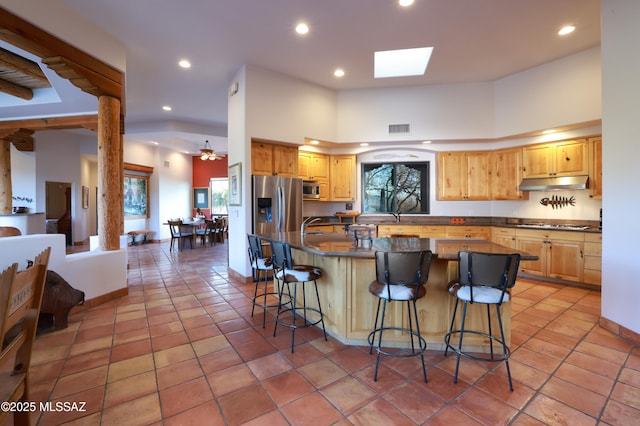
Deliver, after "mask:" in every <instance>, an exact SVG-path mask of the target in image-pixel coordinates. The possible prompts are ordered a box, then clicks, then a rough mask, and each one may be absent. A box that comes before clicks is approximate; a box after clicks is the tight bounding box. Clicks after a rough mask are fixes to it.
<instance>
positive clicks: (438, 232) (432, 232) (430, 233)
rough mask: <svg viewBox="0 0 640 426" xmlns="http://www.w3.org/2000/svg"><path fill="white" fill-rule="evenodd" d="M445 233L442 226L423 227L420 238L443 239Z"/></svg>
mask: <svg viewBox="0 0 640 426" xmlns="http://www.w3.org/2000/svg"><path fill="white" fill-rule="evenodd" d="M446 235H447V231H446V230H445V227H444V226H437V225H434V226H423V227H422V231H421V234H420V236H421V237H422V238H444V237H445V236H446Z"/></svg>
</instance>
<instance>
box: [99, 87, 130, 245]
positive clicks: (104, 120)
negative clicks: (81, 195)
mask: <svg viewBox="0 0 640 426" xmlns="http://www.w3.org/2000/svg"><path fill="white" fill-rule="evenodd" d="M122 158H123V154H122V138H121V136H120V100H119V99H117V98H114V97H111V96H100V97H99V98H98V244H99V246H100V249H101V250H118V249H120V234H121V227H122V220H123V219H122V217H123V210H122V203H123V197H122V185H123V180H122V176H123V173H124V171H123V167H124V165H123V162H122Z"/></svg>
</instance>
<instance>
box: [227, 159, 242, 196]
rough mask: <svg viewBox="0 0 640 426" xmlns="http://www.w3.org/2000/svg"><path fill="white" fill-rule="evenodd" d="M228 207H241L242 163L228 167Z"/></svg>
mask: <svg viewBox="0 0 640 426" xmlns="http://www.w3.org/2000/svg"><path fill="white" fill-rule="evenodd" d="M229 205H230V206H241V205H242V163H236V164H234V165H233V166H229Z"/></svg>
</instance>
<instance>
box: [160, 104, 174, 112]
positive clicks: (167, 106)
mask: <svg viewBox="0 0 640 426" xmlns="http://www.w3.org/2000/svg"><path fill="white" fill-rule="evenodd" d="M162 109H163V110H164V111H171V109H172V108H171V107H170V106H169V105H165V106H163V107H162Z"/></svg>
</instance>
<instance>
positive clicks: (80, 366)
mask: <svg viewBox="0 0 640 426" xmlns="http://www.w3.org/2000/svg"><path fill="white" fill-rule="evenodd" d="M109 352H110V350H109V349H100V350H97V351H94V352H88V353H86V354H82V355H77V356H74V357H69V358H67V361H66V362H65V364H64V367H63V368H62V372H61V374H60V375H61V376H67V375H69V374H73V373H77V372H79V371H83V370H89V369H91V368H95V367H99V366H101V365H107V364H108V363H109Z"/></svg>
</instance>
